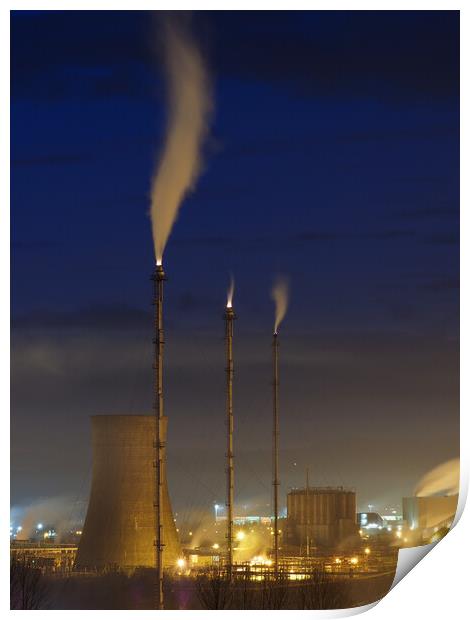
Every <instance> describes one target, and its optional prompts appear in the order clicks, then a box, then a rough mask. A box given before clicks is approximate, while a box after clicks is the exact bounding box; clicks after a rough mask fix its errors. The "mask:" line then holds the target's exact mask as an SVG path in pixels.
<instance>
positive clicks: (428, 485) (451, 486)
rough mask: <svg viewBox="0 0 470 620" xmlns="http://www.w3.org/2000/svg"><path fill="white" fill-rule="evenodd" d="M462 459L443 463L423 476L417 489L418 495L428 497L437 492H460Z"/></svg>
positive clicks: (449, 493)
mask: <svg viewBox="0 0 470 620" xmlns="http://www.w3.org/2000/svg"><path fill="white" fill-rule="evenodd" d="M459 478H460V459H451V460H450V461H446V462H445V463H441V465H438V466H437V467H435V468H434V469H432V470H431V471H429V472H428V473H427V474H426V475H425V476H423V477H422V478H421V480H420V481H419V483H418V485H417V486H416V489H415V495H416V496H418V497H427V496H429V495H435V494H436V493H446V494H447V495H456V494H457V493H458V492H459Z"/></svg>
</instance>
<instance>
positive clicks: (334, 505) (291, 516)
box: [287, 487, 356, 545]
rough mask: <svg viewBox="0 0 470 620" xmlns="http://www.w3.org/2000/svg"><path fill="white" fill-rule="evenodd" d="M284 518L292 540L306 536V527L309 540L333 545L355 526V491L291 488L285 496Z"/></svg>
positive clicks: (327, 488)
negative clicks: (285, 509) (285, 516)
mask: <svg viewBox="0 0 470 620" xmlns="http://www.w3.org/2000/svg"><path fill="white" fill-rule="evenodd" d="M307 514H308V517H307ZM287 521H288V538H290V539H291V540H292V541H297V542H298V541H299V540H302V538H305V537H306V532H307V529H308V531H309V536H310V540H311V541H315V542H317V543H319V544H323V545H330V544H336V543H338V542H340V541H341V538H342V537H343V533H346V532H349V530H351V531H352V530H354V528H355V522H356V493H355V492H354V491H352V490H349V489H344V488H343V487H310V488H309V489H308V490H307V489H294V490H292V491H291V492H290V493H289V494H288V495H287ZM348 535H349V534H348Z"/></svg>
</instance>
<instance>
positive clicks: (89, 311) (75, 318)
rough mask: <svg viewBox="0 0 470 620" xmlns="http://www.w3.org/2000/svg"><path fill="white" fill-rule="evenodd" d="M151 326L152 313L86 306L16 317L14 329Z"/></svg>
mask: <svg viewBox="0 0 470 620" xmlns="http://www.w3.org/2000/svg"><path fill="white" fill-rule="evenodd" d="M151 324H152V315H151V313H150V312H149V311H145V310H142V309H140V308H135V307H132V306H126V305H119V304H109V305H108V304H100V305H95V306H87V307H85V308H83V309H81V310H74V311H69V312H67V311H53V310H43V311H37V312H34V313H31V314H23V315H18V316H15V317H13V319H12V328H13V329H20V330H21V329H42V330H44V329H55V328H70V329H77V328H79V329H83V328H87V329H99V330H117V329H126V330H127V329H148V328H149V326H150V325H151Z"/></svg>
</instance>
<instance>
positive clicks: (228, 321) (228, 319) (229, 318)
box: [225, 300, 235, 579]
mask: <svg viewBox="0 0 470 620" xmlns="http://www.w3.org/2000/svg"><path fill="white" fill-rule="evenodd" d="M234 319H235V313H234V311H233V308H232V302H231V300H230V301H229V302H228V303H227V307H226V308H225V345H226V354H227V367H226V373H227V403H226V408H227V576H228V578H229V579H231V578H232V567H233V473H234V472H233V321H234Z"/></svg>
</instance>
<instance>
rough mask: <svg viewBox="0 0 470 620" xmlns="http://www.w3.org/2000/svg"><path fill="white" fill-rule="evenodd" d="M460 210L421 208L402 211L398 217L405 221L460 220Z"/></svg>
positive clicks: (455, 208)
mask: <svg viewBox="0 0 470 620" xmlns="http://www.w3.org/2000/svg"><path fill="white" fill-rule="evenodd" d="M459 214H460V209H459V208H458V207H446V206H436V207H420V208H417V209H401V210H400V211H397V212H396V215H398V216H399V217H403V218H405V219H413V220H415V219H416V220H420V219H426V220H427V219H434V218H451V219H454V218H456V217H457V218H458V216H459Z"/></svg>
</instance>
